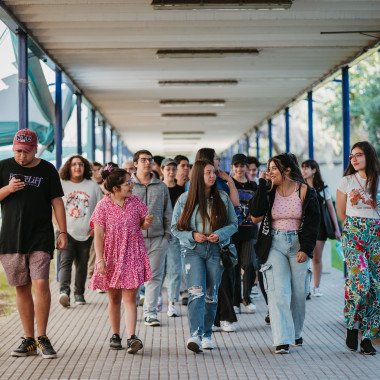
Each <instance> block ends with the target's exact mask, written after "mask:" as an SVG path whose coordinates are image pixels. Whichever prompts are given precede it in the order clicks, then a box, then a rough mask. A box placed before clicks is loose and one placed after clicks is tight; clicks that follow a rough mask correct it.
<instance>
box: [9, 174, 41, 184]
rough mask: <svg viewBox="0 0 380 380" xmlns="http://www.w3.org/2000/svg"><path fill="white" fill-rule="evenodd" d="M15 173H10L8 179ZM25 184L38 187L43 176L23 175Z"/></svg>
mask: <svg viewBox="0 0 380 380" xmlns="http://www.w3.org/2000/svg"><path fill="white" fill-rule="evenodd" d="M16 174H17V173H10V174H9V180H11V179H12V178H13V177H14V176H15V175H16ZM24 178H25V185H29V186H35V187H40V185H41V181H42V180H43V177H33V176H28V175H26V176H24Z"/></svg>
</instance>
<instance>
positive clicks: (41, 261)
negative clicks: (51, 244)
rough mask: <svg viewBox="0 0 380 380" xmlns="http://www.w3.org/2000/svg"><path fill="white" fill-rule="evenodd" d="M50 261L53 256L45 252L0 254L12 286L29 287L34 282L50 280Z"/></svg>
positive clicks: (9, 283)
mask: <svg viewBox="0 0 380 380" xmlns="http://www.w3.org/2000/svg"><path fill="white" fill-rule="evenodd" d="M50 259H51V256H50V255H49V254H48V253H47V252H43V251H34V252H30V253H25V254H20V253H2V254H0V261H1V263H2V264H3V267H4V271H5V274H6V276H7V281H8V285H10V286H24V285H28V284H30V283H31V282H32V280H48V279H49V270H50Z"/></svg>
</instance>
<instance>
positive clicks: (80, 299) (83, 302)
mask: <svg viewBox="0 0 380 380" xmlns="http://www.w3.org/2000/svg"><path fill="white" fill-rule="evenodd" d="M74 298H75V303H76V304H77V305H86V300H85V299H84V295H83V294H81V295H78V294H76V295H75V296H74Z"/></svg>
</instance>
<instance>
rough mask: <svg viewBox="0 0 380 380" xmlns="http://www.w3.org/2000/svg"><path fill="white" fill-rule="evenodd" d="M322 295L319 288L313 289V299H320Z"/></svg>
mask: <svg viewBox="0 0 380 380" xmlns="http://www.w3.org/2000/svg"><path fill="white" fill-rule="evenodd" d="M322 296H323V294H322V292H321V289H320V288H314V290H313V297H322Z"/></svg>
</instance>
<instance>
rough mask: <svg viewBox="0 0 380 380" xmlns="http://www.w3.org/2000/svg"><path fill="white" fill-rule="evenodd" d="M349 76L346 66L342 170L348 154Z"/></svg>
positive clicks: (343, 70)
mask: <svg viewBox="0 0 380 380" xmlns="http://www.w3.org/2000/svg"><path fill="white" fill-rule="evenodd" d="M349 79H350V75H349V72H348V66H345V67H343V68H342V113H343V115H342V116H343V170H345V169H346V167H347V165H348V156H349V154H350V81H349Z"/></svg>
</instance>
